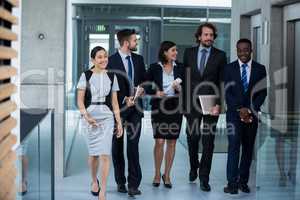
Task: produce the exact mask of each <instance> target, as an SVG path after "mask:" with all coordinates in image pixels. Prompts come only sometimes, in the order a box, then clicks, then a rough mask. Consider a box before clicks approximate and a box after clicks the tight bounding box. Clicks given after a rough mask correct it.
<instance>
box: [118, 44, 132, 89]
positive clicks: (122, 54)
mask: <svg viewBox="0 0 300 200" xmlns="http://www.w3.org/2000/svg"><path fill="white" fill-rule="evenodd" d="M118 52H119V54H120V56H121V58H122V62H123V65H124V67H125V70H126V73H127V74H128V60H127V59H126V57H127V56H130V61H131V65H132V82H133V83H134V81H133V80H134V65H133V61H132V55H131V53H129V54H125V53H123V52H122V51H121V50H120V49H119V50H118Z"/></svg>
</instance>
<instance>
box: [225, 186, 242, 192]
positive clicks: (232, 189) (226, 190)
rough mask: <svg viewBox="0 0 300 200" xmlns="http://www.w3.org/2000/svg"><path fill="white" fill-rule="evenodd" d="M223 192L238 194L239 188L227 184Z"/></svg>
mask: <svg viewBox="0 0 300 200" xmlns="http://www.w3.org/2000/svg"><path fill="white" fill-rule="evenodd" d="M224 192H225V193H229V194H238V193H239V190H238V187H237V186H233V185H229V184H228V185H227V186H226V187H224Z"/></svg>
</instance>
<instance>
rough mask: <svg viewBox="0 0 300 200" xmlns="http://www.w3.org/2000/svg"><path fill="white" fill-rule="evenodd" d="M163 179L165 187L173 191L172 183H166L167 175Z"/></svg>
mask: <svg viewBox="0 0 300 200" xmlns="http://www.w3.org/2000/svg"><path fill="white" fill-rule="evenodd" d="M161 178H162V180H163V182H164V186H165V187H166V188H169V189H171V188H172V183H166V177H165V175H162V176H161Z"/></svg>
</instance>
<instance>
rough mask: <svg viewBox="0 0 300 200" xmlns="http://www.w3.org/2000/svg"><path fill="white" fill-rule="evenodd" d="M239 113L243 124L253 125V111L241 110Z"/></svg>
mask: <svg viewBox="0 0 300 200" xmlns="http://www.w3.org/2000/svg"><path fill="white" fill-rule="evenodd" d="M238 112H239V115H240V118H241V121H242V122H244V123H246V124H249V123H252V121H253V117H252V115H251V114H252V112H251V110H249V109H248V108H241V109H239V110H238Z"/></svg>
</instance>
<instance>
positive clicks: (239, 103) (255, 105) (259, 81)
mask: <svg viewBox="0 0 300 200" xmlns="http://www.w3.org/2000/svg"><path fill="white" fill-rule="evenodd" d="M224 83H225V99H226V104H227V113H228V114H234V113H236V115H238V112H237V110H238V109H239V108H242V107H247V108H249V109H250V110H252V112H258V111H259V110H260V107H261V105H262V104H263V103H264V101H265V98H266V96H267V80H266V69H265V66H263V65H261V64H259V63H257V62H255V61H252V66H251V73H250V81H249V86H248V91H247V92H246V93H244V89H243V84H242V79H241V72H240V66H239V63H238V60H236V61H234V62H232V63H230V64H228V65H226V66H225V68H224Z"/></svg>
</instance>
